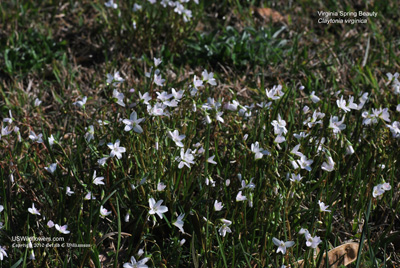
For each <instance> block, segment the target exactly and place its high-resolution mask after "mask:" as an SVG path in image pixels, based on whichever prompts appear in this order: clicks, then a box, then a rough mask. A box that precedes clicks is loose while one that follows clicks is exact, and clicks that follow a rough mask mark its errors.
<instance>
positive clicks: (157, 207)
mask: <svg viewBox="0 0 400 268" xmlns="http://www.w3.org/2000/svg"><path fill="white" fill-rule="evenodd" d="M163 201H164V200H159V201H158V202H157V203H156V201H155V200H154V198H150V199H149V206H150V211H149V214H150V215H154V214H157V215H158V216H159V217H160V219H162V214H163V213H165V212H167V211H168V207H166V206H161V204H162V202H163Z"/></svg>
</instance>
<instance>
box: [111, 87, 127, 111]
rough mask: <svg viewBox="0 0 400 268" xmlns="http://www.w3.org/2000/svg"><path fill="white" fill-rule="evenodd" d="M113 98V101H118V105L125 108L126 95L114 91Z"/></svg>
mask: <svg viewBox="0 0 400 268" xmlns="http://www.w3.org/2000/svg"><path fill="white" fill-rule="evenodd" d="M112 97H113V99H117V104H119V105H121V106H122V107H125V103H124V93H121V92H119V91H118V90H116V89H114V91H113V96H112Z"/></svg>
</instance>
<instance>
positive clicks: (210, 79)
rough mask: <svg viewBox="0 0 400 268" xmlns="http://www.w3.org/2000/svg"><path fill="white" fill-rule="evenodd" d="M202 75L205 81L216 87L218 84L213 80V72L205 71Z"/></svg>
mask: <svg viewBox="0 0 400 268" xmlns="http://www.w3.org/2000/svg"><path fill="white" fill-rule="evenodd" d="M201 75H202V76H203V81H204V82H207V83H209V84H210V85H212V86H216V85H217V82H215V79H214V78H213V76H214V74H213V73H212V72H210V73H208V72H207V70H204V71H203V72H202V73H201Z"/></svg>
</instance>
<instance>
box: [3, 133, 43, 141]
mask: <svg viewBox="0 0 400 268" xmlns="http://www.w3.org/2000/svg"><path fill="white" fill-rule="evenodd" d="M9 133H11V131H10V132H9ZM9 133H8V134H9ZM8 134H7V135H8ZM1 135H3V136H4V135H5V134H4V133H3V131H2V134H1ZM42 136H43V134H39V135H36V134H35V132H33V131H29V138H30V139H31V140H32V141H33V142H37V143H43V140H42Z"/></svg>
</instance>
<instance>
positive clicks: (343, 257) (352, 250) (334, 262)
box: [293, 243, 358, 268]
mask: <svg viewBox="0 0 400 268" xmlns="http://www.w3.org/2000/svg"><path fill="white" fill-rule="evenodd" d="M357 253H358V243H346V244H343V245H341V246H338V247H336V248H334V249H331V250H329V251H328V259H329V267H330V268H338V267H339V266H340V265H344V266H347V265H349V264H350V263H352V262H354V261H355V260H356V259H357ZM325 256H326V254H324V255H323V257H322V260H321V264H320V266H319V267H320V268H324V267H325V259H326V257H325ZM293 267H298V268H303V267H304V260H300V261H297V262H295V263H294V264H293Z"/></svg>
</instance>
